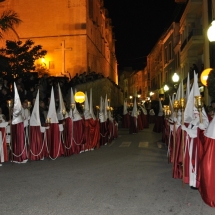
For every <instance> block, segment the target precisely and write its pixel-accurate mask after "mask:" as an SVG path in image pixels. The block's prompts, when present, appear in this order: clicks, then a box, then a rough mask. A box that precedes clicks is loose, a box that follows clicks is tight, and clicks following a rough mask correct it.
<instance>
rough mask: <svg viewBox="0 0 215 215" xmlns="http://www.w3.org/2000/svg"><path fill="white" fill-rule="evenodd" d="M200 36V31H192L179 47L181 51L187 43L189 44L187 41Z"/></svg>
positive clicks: (201, 32)
mask: <svg viewBox="0 0 215 215" xmlns="http://www.w3.org/2000/svg"><path fill="white" fill-rule="evenodd" d="M202 35H203V31H202V29H192V30H191V32H190V33H189V35H188V37H187V38H186V39H185V40H184V42H183V43H182V45H181V51H182V50H183V49H184V47H185V46H186V45H187V43H188V42H189V40H190V39H191V38H192V37H193V36H202Z"/></svg>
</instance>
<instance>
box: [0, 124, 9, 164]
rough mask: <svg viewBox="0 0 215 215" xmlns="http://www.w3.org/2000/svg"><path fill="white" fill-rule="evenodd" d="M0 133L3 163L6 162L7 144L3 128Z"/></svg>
mask: <svg viewBox="0 0 215 215" xmlns="http://www.w3.org/2000/svg"><path fill="white" fill-rule="evenodd" d="M0 131H1V133H2V141H3V143H2V145H3V153H4V162H7V161H8V151H7V143H6V131H5V128H0ZM0 162H1V159H0Z"/></svg>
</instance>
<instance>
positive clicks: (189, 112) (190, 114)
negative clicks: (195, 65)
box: [184, 71, 208, 123]
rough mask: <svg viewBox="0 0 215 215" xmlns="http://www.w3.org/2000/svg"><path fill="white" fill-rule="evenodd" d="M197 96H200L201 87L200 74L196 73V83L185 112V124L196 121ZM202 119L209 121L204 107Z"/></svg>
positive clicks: (194, 82)
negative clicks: (199, 84) (199, 83)
mask: <svg viewBox="0 0 215 215" xmlns="http://www.w3.org/2000/svg"><path fill="white" fill-rule="evenodd" d="M195 96H200V92H199V86H198V74H196V73H195V71H194V81H193V86H192V88H191V91H190V93H189V96H188V100H187V103H186V107H185V111H184V122H186V123H190V122H191V121H192V120H193V119H194V113H198V110H197V108H196V107H195ZM202 119H203V120H206V121H208V117H207V114H206V112H205V109H204V107H203V108H202Z"/></svg>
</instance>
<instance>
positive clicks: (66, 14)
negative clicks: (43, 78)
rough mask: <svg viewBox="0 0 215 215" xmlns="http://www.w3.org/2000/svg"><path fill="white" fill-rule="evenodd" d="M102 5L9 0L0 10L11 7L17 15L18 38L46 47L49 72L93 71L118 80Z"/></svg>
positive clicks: (83, 0) (87, 0) (79, 0)
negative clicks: (18, 21)
mask: <svg viewBox="0 0 215 215" xmlns="http://www.w3.org/2000/svg"><path fill="white" fill-rule="evenodd" d="M102 6H103V1H102V0H72V1H68V0H61V1H56V0H47V1H42V2H41V1H40V0H35V1H33V2H32V1H27V0H11V1H5V2H2V3H0V12H1V11H4V10H8V9H11V10H14V11H15V12H16V13H17V14H18V15H19V17H20V19H21V20H22V21H23V22H22V23H21V24H20V25H19V26H18V27H17V28H16V29H15V30H16V32H17V35H18V38H19V39H20V40H26V39H32V40H33V41H34V42H35V44H40V45H42V46H43V49H45V50H47V51H48V54H47V56H46V57H45V61H46V66H47V68H48V69H50V73H51V75H57V76H58V75H61V74H62V73H64V72H69V73H70V74H71V77H73V76H74V75H75V74H76V73H78V74H81V73H83V72H84V71H95V72H97V73H99V72H101V73H102V74H103V75H104V76H105V77H108V76H109V77H110V78H111V79H112V80H113V81H114V82H117V83H118V81H117V74H118V71H117V60H116V57H114V58H110V53H112V56H113V55H114V56H115V43H114V42H112V41H113V32H112V27H111V23H110V25H108V27H106V25H105V23H106V22H107V20H109V18H107V17H106V14H107V12H106V10H104V9H101V8H102ZM105 13H106V14H105ZM107 34H108V37H107V36H106V35H107ZM6 39H7V38H6ZM63 44H65V47H64V46H63ZM63 47H64V48H65V49H64V48H63ZM63 50H64V51H63ZM110 65H111V66H110Z"/></svg>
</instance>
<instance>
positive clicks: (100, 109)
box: [99, 96, 103, 113]
mask: <svg viewBox="0 0 215 215" xmlns="http://www.w3.org/2000/svg"><path fill="white" fill-rule="evenodd" d="M99 112H100V113H102V112H103V102H102V96H101V97H100V106H99Z"/></svg>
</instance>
